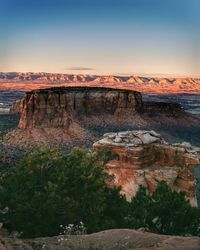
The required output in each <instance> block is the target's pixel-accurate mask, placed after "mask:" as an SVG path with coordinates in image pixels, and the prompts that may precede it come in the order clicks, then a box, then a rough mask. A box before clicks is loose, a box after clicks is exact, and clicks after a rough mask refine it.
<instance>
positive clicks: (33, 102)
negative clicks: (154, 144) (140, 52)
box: [11, 87, 182, 129]
mask: <svg viewBox="0 0 200 250" xmlns="http://www.w3.org/2000/svg"><path fill="white" fill-rule="evenodd" d="M181 111H182V110H181V106H180V105H179V104H176V103H156V102H143V101H142V96H141V94H140V93H139V92H136V91H131V90H122V89H112V88H92V87H67V88H51V89H43V90H37V91H32V92H28V93H27V95H26V97H25V98H23V99H22V100H18V101H16V102H15V103H14V105H13V107H12V108H11V113H20V114H21V119H20V123H19V128H22V129H25V128H32V127H46V128H47V127H51V128H52V127H66V128H68V127H69V126H70V124H71V123H72V122H78V123H79V122H80V121H84V120H86V118H87V119H88V121H87V122H88V123H90V125H91V123H93V122H94V121H95V123H96V126H98V125H102V124H103V123H106V124H112V126H115V125H118V126H119V125H120V124H122V123H124V122H125V121H126V123H127V124H133V123H134V120H135V118H136V116H137V115H141V114H144V113H148V114H151V113H154V114H158V113H161V114H168V115H176V114H177V113H180V112H181ZM85 122H86V121H85ZM88 125H89V124H88Z"/></svg>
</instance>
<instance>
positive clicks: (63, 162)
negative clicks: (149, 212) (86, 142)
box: [0, 149, 126, 237]
mask: <svg viewBox="0 0 200 250" xmlns="http://www.w3.org/2000/svg"><path fill="white" fill-rule="evenodd" d="M107 177H108V175H107V174H105V173H104V172H103V167H102V166H100V165H99V164H98V161H97V159H96V156H95V155H92V154H88V153H87V152H86V151H85V150H81V149H74V150H73V151H72V152H71V153H70V154H68V155H67V156H64V155H63V154H62V153H61V152H59V151H55V150H43V151H39V152H33V153H32V154H29V155H27V156H26V157H24V158H23V159H22V160H21V162H20V163H19V165H18V166H16V168H14V169H13V170H10V171H8V172H7V173H2V174H1V179H0V186H1V189H0V205H1V208H4V207H8V208H9V212H8V213H7V214H5V215H3V218H1V219H0V220H3V222H4V223H5V225H6V227H7V228H8V229H9V231H13V230H17V231H19V232H21V231H22V232H23V234H22V236H23V237H37V236H51V235H57V234H59V231H60V225H68V224H70V223H71V224H75V225H76V224H78V223H79V222H80V221H83V222H84V225H85V226H86V227H87V230H88V232H94V231H97V230H101V229H105V226H106V228H110V227H112V226H113V225H115V226H117V225H118V223H117V221H120V223H121V221H122V214H123V213H122V211H120V213H119V214H118V216H116V215H115V214H114V213H113V211H111V207H112V204H111V203H112V202H113V201H114V202H115V203H117V206H118V205H119V206H118V207H121V204H124V203H126V201H125V198H124V197H122V196H121V195H119V190H118V189H113V190H111V189H109V188H108V187H107V185H106V180H107ZM113 221H114V222H113Z"/></svg>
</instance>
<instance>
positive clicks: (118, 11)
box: [0, 0, 200, 77]
mask: <svg viewBox="0 0 200 250" xmlns="http://www.w3.org/2000/svg"><path fill="white" fill-rule="evenodd" d="M0 11H1V14H0V71H4V72H8V71H22V72H26V71H32V72H41V71H43V72H62V73H75V74H77V73H82V74H106V75H109V74H115V75H132V74H136V75H173V76H197V77H200V14H199V13H200V1H199V0H0Z"/></svg>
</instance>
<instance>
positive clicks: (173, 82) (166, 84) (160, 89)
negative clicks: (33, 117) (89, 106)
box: [0, 72, 200, 94]
mask: <svg viewBox="0 0 200 250" xmlns="http://www.w3.org/2000/svg"><path fill="white" fill-rule="evenodd" d="M0 82H1V83H13V84H14V85H15V87H16V88H18V87H19V86H20V85H19V83H20V84H22V83H26V84H25V85H24V86H23V88H26V87H28V85H29V84H30V86H29V87H30V88H29V89H37V88H39V87H42V85H41V84H46V88H47V86H48V84H55V85H56V84H57V85H58V84H71V83H74V84H79V85H87V84H89V85H90V86H93V87H94V86H101V87H103V86H106V87H111V86H113V87H122V88H123V87H124V88H131V89H134V90H137V91H141V92H145V93H167V94H169V93H200V79H197V78H163V77H142V76H112V75H109V76H94V75H84V74H80V75H74V74H56V73H45V72H40V73H32V72H27V73H21V72H8V73H5V72H0ZM32 83H33V84H32ZM34 84H35V86H34ZM37 84H38V85H39V86H37ZM4 87H9V86H8V85H4ZM10 87H12V86H10Z"/></svg>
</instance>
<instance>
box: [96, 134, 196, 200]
mask: <svg viewBox="0 0 200 250" xmlns="http://www.w3.org/2000/svg"><path fill="white" fill-rule="evenodd" d="M93 148H94V150H95V151H97V152H99V153H102V152H104V155H105V154H106V152H108V153H109V155H113V159H111V160H110V161H109V162H108V163H107V164H106V171H107V172H108V173H109V174H111V175H114V177H115V178H114V181H113V183H112V185H116V186H120V187H121V189H122V193H123V194H125V195H126V197H127V199H128V200H130V199H131V198H132V197H133V196H134V195H135V194H136V192H137V190H138V188H139V186H140V185H143V186H145V187H146V188H147V189H148V191H149V192H153V191H154V190H155V188H156V185H157V183H158V182H159V181H161V180H164V181H166V182H167V183H168V185H169V186H170V187H171V188H172V189H174V190H177V191H185V192H186V193H187V196H188V197H189V198H190V199H191V201H192V202H193V201H195V203H196V198H195V177H194V174H193V170H194V168H195V167H196V166H197V165H198V164H199V162H200V148H195V147H192V146H191V145H190V144H189V143H182V144H168V143H166V142H165V141H164V140H163V138H162V137H161V136H160V135H159V134H157V133H156V132H154V131H143V130H139V131H125V132H118V133H107V134H104V136H103V139H101V140H99V141H97V142H96V143H94V145H93ZM110 153H111V154H110ZM111 158H112V157H111Z"/></svg>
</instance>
